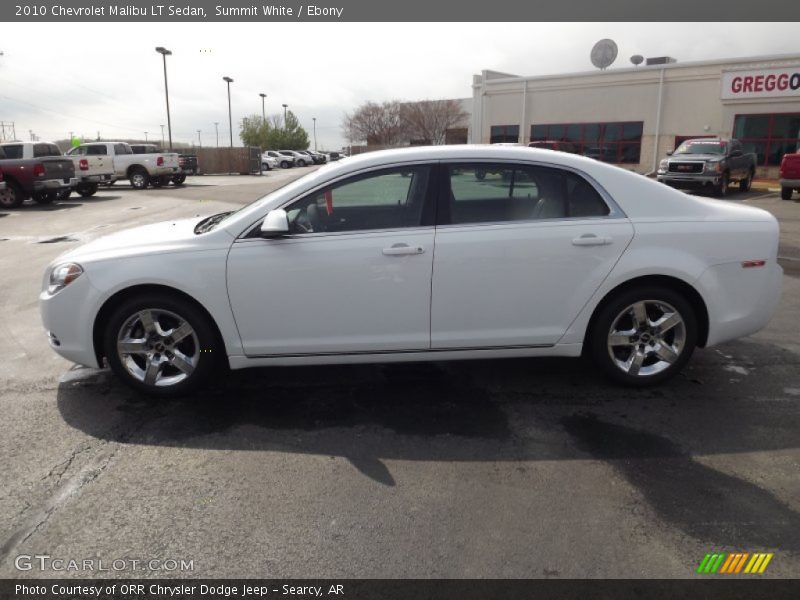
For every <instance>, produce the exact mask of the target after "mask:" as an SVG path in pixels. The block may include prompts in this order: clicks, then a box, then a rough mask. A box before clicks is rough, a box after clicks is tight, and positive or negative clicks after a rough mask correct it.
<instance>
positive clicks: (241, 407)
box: [57, 341, 800, 551]
mask: <svg viewBox="0 0 800 600" xmlns="http://www.w3.org/2000/svg"><path fill="white" fill-rule="evenodd" d="M799 364H800V357H798V356H797V355H795V354H793V353H791V352H788V351H785V350H781V349H779V348H776V347H774V346H770V345H766V344H761V343H756V342H752V341H743V342H735V343H732V344H727V345H725V346H722V347H720V348H715V349H708V350H702V351H698V353H697V354H696V355H695V357H694V358H693V360H692V362H691V363H690V365H689V366H688V367H687V368H686V369H685V371H684V373H682V374H681V375H679V376H678V377H676V378H674V379H673V380H671V381H670V382H668V383H666V384H664V385H662V386H660V387H656V388H649V389H630V388H620V387H616V386H613V385H612V384H609V383H608V382H606V381H605V380H604V379H602V378H601V377H600V376H598V375H597V374H595V373H594V371H592V370H591V369H589V368H587V365H586V364H585V363H583V362H582V361H581V360H578V359H539V360H523V359H514V360H496V361H464V362H452V363H431V364H405V365H402V364H401V365H398V364H395V365H386V364H384V365H349V366H326V367H319V366H314V367H291V368H270V369H251V370H246V371H240V372H234V373H231V374H230V375H229V377H228V378H227V379H225V380H224V381H222V382H220V383H218V384H217V385H215V386H212V387H211V388H209V389H207V390H204V391H203V392H202V393H200V394H197V395H195V396H193V397H191V398H183V399H180V400H171V401H159V400H153V399H149V398H143V397H141V396H138V395H136V394H135V393H134V392H131V391H129V390H128V389H127V388H126V387H124V386H122V385H121V384H119V383H118V382H117V381H116V380H115V379H114V378H113V377H112V376H111V375H110V374H109V373H107V372H106V371H98V370H86V369H84V370H76V371H74V372H72V374H71V375H70V376H69V377H67V378H65V380H64V381H63V382H62V383H61V384H60V386H59V388H58V399H57V401H58V407H59V409H60V411H61V414H62V416H63V418H64V420H65V421H66V422H67V423H68V424H69V425H71V426H72V427H75V428H77V429H79V430H81V431H84V432H85V433H87V434H89V435H91V436H94V437H97V438H101V439H104V440H109V441H113V442H117V443H123V444H126V443H130V444H144V445H160V446H174V447H194V448H205V449H210V450H217V449H219V450H230V449H235V450H251V451H265V450H268V451H275V452H286V453H301V454H315V455H328V456H342V457H345V458H347V459H348V460H349V461H350V462H351V463H352V465H353V466H354V467H355V468H357V469H359V471H361V472H362V473H363V474H364V475H366V476H367V477H370V478H372V479H373V480H375V481H378V482H380V483H382V484H384V485H389V486H391V485H395V481H394V478H393V477H392V474H391V472H390V471H389V469H388V468H387V466H386V464H385V463H384V461H386V460H394V459H398V460H405V461H409V460H411V461H413V460H419V461H495V462H499V461H505V462H521V461H539V460H547V461H552V460H578V459H579V460H587V459H590V460H596V461H600V462H603V463H607V464H608V465H610V466H611V467H612V468H614V469H615V470H616V471H617V472H618V473H619V474H620V475H621V476H622V477H624V478H625V479H626V480H627V481H628V482H629V483H630V484H631V485H632V486H634V487H635V488H637V489H638V490H639V491H640V492H641V495H642V497H643V498H644V499H645V500H646V501H647V502H648V503H649V504H650V506H651V507H652V509H653V510H654V511H655V512H656V513H657V514H658V515H659V517H661V518H662V519H663V520H664V521H665V522H667V523H670V524H672V525H674V526H676V527H678V528H680V529H681V530H682V531H684V532H685V533H686V534H687V535H691V536H694V537H697V538H700V539H703V540H706V541H708V542H710V543H714V544H717V545H726V546H739V547H771V548H775V547H780V548H782V549H784V550H789V551H800V538H798V536H797V535H796V532H797V531H800V514H798V513H797V512H796V511H794V510H793V509H792V508H791V507H790V506H788V505H787V504H786V503H785V502H783V501H782V500H781V499H779V498H778V497H777V496H776V495H775V494H773V493H772V492H771V491H769V490H767V489H764V488H762V487H759V486H758V485H756V484H755V483H753V482H752V481H751V479H752V477H748V478H744V477H743V476H736V475H733V474H729V473H723V472H722V471H720V470H717V469H714V468H712V467H710V466H707V465H706V464H704V463H703V462H702V461H703V458H701V459H700V460H698V457H708V456H710V455H727V454H736V455H738V454H740V453H748V452H759V451H770V450H783V449H795V448H797V447H798V446H800V434H798V431H800V427H799V425H800V411H798V410H797V408H798V404H800V376H798V372H800V370H799V369H798V366H799ZM82 371H85V372H82ZM733 462H734V463H735V462H737V461H733Z"/></svg>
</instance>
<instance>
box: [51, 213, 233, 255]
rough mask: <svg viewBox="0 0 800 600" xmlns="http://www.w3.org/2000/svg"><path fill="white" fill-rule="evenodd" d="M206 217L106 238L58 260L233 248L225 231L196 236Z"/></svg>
mask: <svg viewBox="0 0 800 600" xmlns="http://www.w3.org/2000/svg"><path fill="white" fill-rule="evenodd" d="M202 218H203V217H193V218H191V219H180V220H175V221H164V222H161V223H154V224H152V225H143V226H141V227H133V228H131V229H125V230H123V231H119V232H117V233H112V234H110V235H106V236H103V237H100V238H97V239H95V240H92V241H90V242H87V243H86V244H83V245H82V246H78V247H77V248H75V249H73V250H70V251H69V252H66V253H65V254H62V255H61V256H60V257H59V258H58V259H57V261H58V262H63V261H64V260H73V261H76V262H80V261H81V260H84V261H98V260H110V259H119V258H124V257H126V256H141V255H144V254H166V253H172V252H183V251H189V250H198V249H211V248H214V247H216V246H227V245H230V243H231V241H232V238H231V235H230V234H229V233H228V232H226V231H225V230H224V229H222V228H216V229H214V230H212V231H211V232H209V233H204V234H200V235H198V234H195V232H194V228H195V226H196V225H197V223H199V222H200V221H201V220H202Z"/></svg>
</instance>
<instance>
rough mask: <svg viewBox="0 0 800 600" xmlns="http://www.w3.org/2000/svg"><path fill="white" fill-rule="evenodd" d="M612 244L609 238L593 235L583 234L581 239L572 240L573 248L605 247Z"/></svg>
mask: <svg viewBox="0 0 800 600" xmlns="http://www.w3.org/2000/svg"><path fill="white" fill-rule="evenodd" d="M611 242H612V239H611V238H610V237H602V236H597V235H595V234H593V233H584V234H583V235H582V236H581V237H576V238H573V240H572V245H573V246H607V245H608V244H610V243H611Z"/></svg>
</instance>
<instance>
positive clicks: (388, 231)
mask: <svg viewBox="0 0 800 600" xmlns="http://www.w3.org/2000/svg"><path fill="white" fill-rule="evenodd" d="M434 171H435V167H434V166H432V165H428V164H423V165H410V166H405V167H403V168H389V169H380V170H374V171H369V172H366V173H361V174H358V175H353V176H349V177H347V178H345V179H343V180H340V181H337V182H336V183H333V184H330V185H326V186H324V187H322V188H319V189H317V190H315V191H313V192H310V193H308V194H306V195H305V196H303V197H301V198H299V199H296V200H293V201H291V202H289V203H288V204H286V205H284V206H283V208H284V209H285V210H286V211H287V214H288V217H289V222H290V235H287V236H285V237H282V238H278V239H262V238H261V237H259V236H258V235H257V232H258V228H259V227H258V225H256V226H255V227H254V228H253V229H252V230H251V232H250V233H248V234H247V235H245V236H243V237H241V238H240V239H238V240H236V242H235V243H234V244H233V246H232V248H231V251H230V254H229V256H228V269H227V279H228V291H229V296H230V302H231V307H232V309H233V313H234V317H235V319H236V324H237V326H238V328H239V334H240V336H241V338H242V344H243V346H244V350H245V354H246V355H247V356H250V357H270V356H286V355H305V354H326V353H332V354H340V353H373V352H387V351H413V350H427V349H428V348H429V347H430V286H431V269H432V265H433V241H434V232H435V230H434V226H433V221H434V219H433V212H434V209H435V206H434V190H433V188H434V186H433V181H434Z"/></svg>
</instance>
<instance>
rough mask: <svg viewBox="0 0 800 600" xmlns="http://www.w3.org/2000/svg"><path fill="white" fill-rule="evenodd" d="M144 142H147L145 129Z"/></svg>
mask: <svg viewBox="0 0 800 600" xmlns="http://www.w3.org/2000/svg"><path fill="white" fill-rule="evenodd" d="M144 142H145V144H146V143H147V132H146V131H145V132H144Z"/></svg>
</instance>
